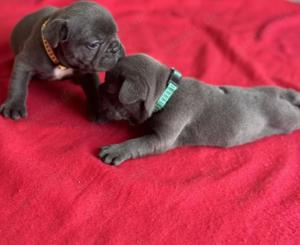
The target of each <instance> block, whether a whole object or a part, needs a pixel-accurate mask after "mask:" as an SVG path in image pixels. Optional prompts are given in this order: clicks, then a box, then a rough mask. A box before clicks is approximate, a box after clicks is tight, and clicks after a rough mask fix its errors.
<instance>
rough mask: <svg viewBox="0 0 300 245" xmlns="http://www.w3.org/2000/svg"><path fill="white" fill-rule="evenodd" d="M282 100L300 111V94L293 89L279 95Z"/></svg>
mask: <svg viewBox="0 0 300 245" xmlns="http://www.w3.org/2000/svg"><path fill="white" fill-rule="evenodd" d="M280 97H281V98H282V99H286V100H288V101H289V102H290V103H291V104H292V105H294V106H297V107H299V109H300V93H299V92H297V91H296V90H293V89H287V90H285V91H284V92H283V93H281V95H280Z"/></svg>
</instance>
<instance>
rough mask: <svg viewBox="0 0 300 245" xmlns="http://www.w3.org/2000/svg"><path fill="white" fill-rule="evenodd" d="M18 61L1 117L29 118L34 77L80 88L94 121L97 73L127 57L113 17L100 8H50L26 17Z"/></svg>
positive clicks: (17, 41) (17, 35)
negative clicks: (28, 102)
mask: <svg viewBox="0 0 300 245" xmlns="http://www.w3.org/2000/svg"><path fill="white" fill-rule="evenodd" d="M11 44H12V48H13V51H14V53H15V62H14V66H13V71H12V75H11V80H10V84H9V90H8V96H7V99H6V101H5V102H4V103H3V104H2V105H1V106H0V112H2V114H3V115H4V116H5V117H7V118H11V119H14V120H17V119H20V118H23V117H26V115H27V111H26V97H27V90H28V84H29V81H30V80H31V78H38V79H45V80H61V79H65V78H73V80H74V81H76V82H77V83H80V84H81V86H82V88H83V90H84V92H85V95H86V97H87V101H88V110H89V114H90V116H91V119H93V120H96V121H97V120H98V118H99V115H98V113H99V106H98V105H99V98H98V92H97V91H98V86H99V81H98V76H97V72H98V71H108V70H109V69H111V68H112V67H113V66H114V65H115V64H116V63H117V61H118V59H119V58H120V57H122V56H124V49H123V46H122V44H121V42H120V40H119V38H118V36H117V26H116V23H115V21H114V19H113V17H112V15H111V14H110V13H109V12H108V11H107V10H106V9H104V8H102V7H101V6H99V5H98V4H96V3H91V2H77V3H74V4H72V5H70V6H67V7H65V8H55V7H46V8H43V9H41V10H39V11H37V12H34V13H32V14H30V15H28V16H26V17H24V18H23V19H22V20H21V21H20V22H19V23H18V24H17V25H16V27H15V28H14V30H13V32H12V36H11Z"/></svg>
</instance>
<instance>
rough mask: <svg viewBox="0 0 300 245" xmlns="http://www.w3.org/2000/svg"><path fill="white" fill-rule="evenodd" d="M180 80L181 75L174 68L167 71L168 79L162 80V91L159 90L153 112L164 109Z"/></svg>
mask: <svg viewBox="0 0 300 245" xmlns="http://www.w3.org/2000/svg"><path fill="white" fill-rule="evenodd" d="M181 78H182V74H181V73H180V72H179V71H177V70H176V69H175V68H172V69H170V70H169V74H168V78H167V79H165V80H163V81H164V82H163V83H162V84H163V85H164V86H163V89H161V92H160V95H159V96H158V97H157V98H156V100H155V107H154V110H153V112H157V111H160V110H161V109H163V108H164V107H165V105H166V104H167V103H168V101H169V100H170V99H171V98H172V96H173V94H174V93H175V92H176V90H177V88H178V86H179V82H180V80H181Z"/></svg>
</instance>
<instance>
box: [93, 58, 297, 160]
mask: <svg viewBox="0 0 300 245" xmlns="http://www.w3.org/2000/svg"><path fill="white" fill-rule="evenodd" d="M169 78H170V68H168V67H167V66H165V65H163V64H161V63H159V62H158V61H156V60H155V59H153V58H151V57H149V56H147V55H143V54H138V55H133V56H127V57H124V58H122V59H120V61H119V62H118V64H117V65H116V66H115V67H114V69H112V70H111V71H110V72H108V73H107V76H106V82H105V83H104V84H103V85H101V86H100V88H101V89H100V90H99V91H100V93H101V96H100V98H101V101H102V102H101V104H102V105H101V106H102V111H103V116H104V117H105V118H106V119H108V120H129V121H131V122H134V123H138V124H141V123H142V124H144V126H146V127H147V129H149V133H148V134H146V135H145V136H142V137H140V138H136V139H131V140H128V141H125V142H124V143H121V144H114V145H110V146H105V147H103V148H102V149H101V151H100V153H99V157H100V158H102V160H103V161H104V162H105V163H107V164H111V165H118V164H120V163H122V162H123V161H125V160H127V159H131V158H136V157H141V156H144V155H149V154H157V153H160V152H164V151H166V150H169V149H172V148H174V147H177V146H182V145H202V146H217V147H231V146H236V145H241V144H245V143H248V142H251V141H254V140H257V139H260V138H263V137H265V136H270V135H275V134H283V133H289V132H291V131H293V130H295V129H300V93H298V92H296V91H294V90H292V89H281V88H277V87H271V86H258V87H253V88H241V87H237V86H213V85H208V84H205V83H203V82H201V81H197V80H195V79H193V78H187V77H183V78H182V79H181V80H179V81H178V89H177V90H176V91H175V92H174V94H173V95H172V97H171V98H170V100H169V101H168V102H167V104H166V105H165V107H164V108H162V109H161V110H159V111H157V112H154V111H155V106H156V104H157V101H158V99H159V98H160V96H161V95H162V93H163V91H164V90H165V89H166V87H167V86H168V85H167V83H168V80H170V79H169Z"/></svg>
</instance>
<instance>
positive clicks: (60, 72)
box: [50, 67, 74, 80]
mask: <svg viewBox="0 0 300 245" xmlns="http://www.w3.org/2000/svg"><path fill="white" fill-rule="evenodd" d="M73 74H74V70H73V69H72V68H67V69H60V68H58V67H55V68H54V69H53V72H52V76H51V78H50V79H51V80H61V79H63V78H68V77H71V76H72V75H73Z"/></svg>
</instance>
